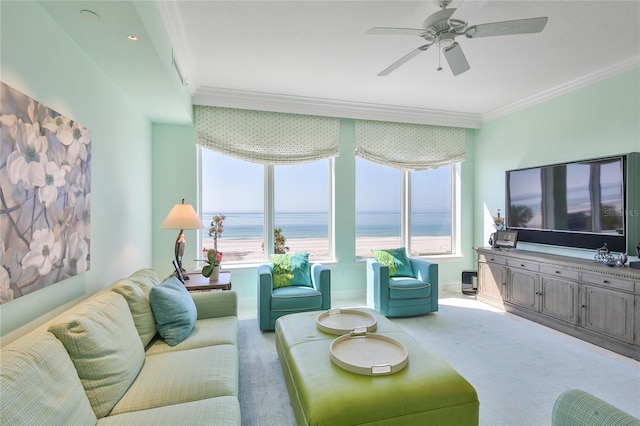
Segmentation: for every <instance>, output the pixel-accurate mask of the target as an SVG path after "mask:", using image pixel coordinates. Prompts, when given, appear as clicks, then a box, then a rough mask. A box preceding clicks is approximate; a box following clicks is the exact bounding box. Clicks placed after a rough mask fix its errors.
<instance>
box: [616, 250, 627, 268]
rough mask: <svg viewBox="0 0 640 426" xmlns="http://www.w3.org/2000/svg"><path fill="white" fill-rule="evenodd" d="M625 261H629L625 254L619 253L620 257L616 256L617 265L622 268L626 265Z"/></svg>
mask: <svg viewBox="0 0 640 426" xmlns="http://www.w3.org/2000/svg"><path fill="white" fill-rule="evenodd" d="M627 260H629V257H627V253H620V256H618V265H620V266H622V267H624V266H625V264H626V263H627Z"/></svg>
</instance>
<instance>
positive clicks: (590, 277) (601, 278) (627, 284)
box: [582, 272, 635, 292]
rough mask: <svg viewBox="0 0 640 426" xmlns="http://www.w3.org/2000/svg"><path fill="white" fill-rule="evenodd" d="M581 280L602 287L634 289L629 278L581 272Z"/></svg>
mask: <svg viewBox="0 0 640 426" xmlns="http://www.w3.org/2000/svg"><path fill="white" fill-rule="evenodd" d="M582 281H584V282H585V283H590V284H596V285H600V286H604V287H610V288H617V289H620V290H625V291H631V292H632V291H634V290H635V284H634V282H633V281H631V280H624V279H620V278H614V277H608V276H606V275H599V274H590V273H588V272H583V273H582Z"/></svg>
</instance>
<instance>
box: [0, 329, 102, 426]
mask: <svg viewBox="0 0 640 426" xmlns="http://www.w3.org/2000/svg"><path fill="white" fill-rule="evenodd" d="M95 422H96V415H95V414H94V412H93V410H92V409H91V404H90V403H89V399H88V398H87V395H86V394H85V392H84V388H83V387H82V384H81V383H80V379H79V378H78V373H77V372H76V369H75V367H74V365H73V362H71V359H70V358H69V354H68V353H67V351H66V350H65V348H64V346H62V343H60V341H59V340H58V339H56V338H55V337H54V336H53V335H52V334H50V333H45V334H43V335H38V336H33V337H27V338H25V339H23V340H21V341H18V342H15V343H13V344H12V345H10V346H9V347H8V348H5V349H3V350H2V369H1V372H0V425H26V424H30V425H31V424H32V425H53V424H69V425H81V424H95Z"/></svg>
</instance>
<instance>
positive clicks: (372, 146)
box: [355, 120, 467, 170]
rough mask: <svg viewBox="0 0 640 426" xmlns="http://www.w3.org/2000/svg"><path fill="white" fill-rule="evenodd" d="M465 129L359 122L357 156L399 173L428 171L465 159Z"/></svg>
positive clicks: (357, 128)
mask: <svg viewBox="0 0 640 426" xmlns="http://www.w3.org/2000/svg"><path fill="white" fill-rule="evenodd" d="M465 135H466V132H465V129H463V128H459V127H444V126H430V125H423V124H410V123H390V122H386V121H370V120H356V122H355V139H356V156H358V157H361V158H364V159H366V160H369V161H372V162H374V163H377V164H381V165H383V166H387V167H392V168H394V169H400V170H428V169H435V168H438V167H442V166H446V165H449V164H453V163H457V162H459V161H462V160H464V159H465V158H466V156H467V153H466V152H465V149H464V143H465Z"/></svg>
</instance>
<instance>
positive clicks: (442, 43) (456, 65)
mask: <svg viewBox="0 0 640 426" xmlns="http://www.w3.org/2000/svg"><path fill="white" fill-rule="evenodd" d="M449 3H450V0H442V1H440V2H439V4H440V7H441V8H442V10H439V11H438V12H436V13H434V14H432V15H430V16H428V17H427V19H425V20H424V22H423V24H422V28H420V29H418V28H395V27H373V28H371V29H369V30H368V31H367V32H366V34H384V35H389V34H391V35H413V36H418V37H421V38H422V39H424V40H425V41H426V42H427V44H425V45H423V46H420V47H418V48H416V49H414V50H412V51H411V52H409V53H408V54H406V55H405V56H403V57H402V58H400V59H398V60H397V61H396V62H394V63H393V64H391V65H390V66H388V67H387V68H385V69H384V70H382V71H381V72H380V73H379V74H378V76H381V77H383V76H386V75H389V74H390V73H392V72H393V71H395V70H396V69H397V68H399V67H400V66H402V65H404V64H405V63H406V62H408V61H409V60H410V59H412V58H414V57H416V56H417V55H418V54H419V53H421V52H424V51H425V50H428V49H429V47H431V46H432V45H434V44H437V47H438V48H440V49H441V51H442V53H443V54H444V57H445V59H446V60H447V63H448V64H449V68H451V72H452V73H453V75H454V76H456V75H459V74H462V73H463V72H465V71H468V70H469V69H470V68H471V66H470V65H469V62H468V61H467V58H466V57H465V55H464V52H463V51H462V47H461V46H460V44H459V43H458V42H456V41H455V39H456V37H458V36H461V35H464V36H465V37H466V38H469V39H473V38H479V37H494V36H503V35H515V34H534V33H539V32H541V31H542V30H543V29H544V27H545V26H546V25H547V21H548V20H549V18H547V17H539V18H527V19H516V20H512V21H502V22H492V23H488V24H480V25H473V26H470V27H468V23H467V22H466V21H462V20H460V19H453V18H451V17H452V16H453V14H454V12H455V11H456V9H455V8H451V9H447V8H446V7H447V5H448V4H449ZM441 69H442V67H438V70H441Z"/></svg>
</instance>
